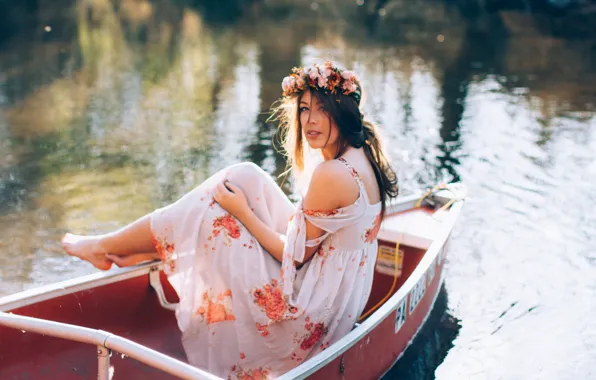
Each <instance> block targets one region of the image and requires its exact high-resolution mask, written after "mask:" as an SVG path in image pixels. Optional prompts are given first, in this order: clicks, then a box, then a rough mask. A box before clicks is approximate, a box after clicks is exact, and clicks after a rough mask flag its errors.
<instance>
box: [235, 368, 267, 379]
mask: <svg viewBox="0 0 596 380" xmlns="http://www.w3.org/2000/svg"><path fill="white" fill-rule="evenodd" d="M270 376H271V369H269V368H266V367H258V368H255V369H244V368H242V367H240V366H239V365H234V366H232V373H231V374H230V375H229V376H228V379H229V380H232V379H233V380H236V379H237V380H267V379H270V378H271V377H270Z"/></svg>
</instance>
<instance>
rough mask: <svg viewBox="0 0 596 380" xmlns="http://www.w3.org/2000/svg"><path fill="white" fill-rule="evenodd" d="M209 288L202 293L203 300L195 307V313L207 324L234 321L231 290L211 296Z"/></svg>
mask: <svg viewBox="0 0 596 380" xmlns="http://www.w3.org/2000/svg"><path fill="white" fill-rule="evenodd" d="M211 293H212V292H211V289H210V290H209V291H206V292H204V293H203V300H202V301H203V302H202V303H201V306H199V307H198V308H197V311H196V315H197V316H199V317H200V318H202V321H203V322H206V323H207V324H208V325H210V324H212V323H217V322H223V321H235V320H236V317H235V316H234V314H233V313H232V291H231V290H230V289H227V290H226V291H224V292H221V293H219V294H218V295H217V297H212V296H211V295H210V294H211Z"/></svg>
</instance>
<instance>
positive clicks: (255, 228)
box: [216, 161, 359, 264]
mask: <svg viewBox="0 0 596 380" xmlns="http://www.w3.org/2000/svg"><path fill="white" fill-rule="evenodd" d="M227 184H228V185H230V184H229V183H227ZM222 186H223V184H222ZM222 186H220V189H219V193H218V194H219V195H216V200H218V202H219V199H221V198H220V197H221V195H220V194H222V192H225V190H224V189H225V188H224V187H222ZM339 189H342V192H341V193H338V190H339ZM230 190H232V191H236V192H237V191H238V190H239V189H238V188H237V187H236V186H234V185H233V184H232V185H231V186H230ZM358 190H359V189H358V185H356V184H355V182H354V181H353V180H352V178H351V177H350V175H349V173H348V172H347V171H346V170H345V167H343V164H342V163H340V162H337V161H325V162H323V163H321V164H319V165H318V166H317V167H316V169H315V171H314V173H313V176H312V179H311V182H310V185H309V187H308V191H307V193H306V196H305V197H304V202H303V207H304V209H305V210H318V211H325V210H333V209H335V208H338V207H344V206H347V205H348V204H351V203H353V202H354V201H356V199H357V198H358ZM232 194H233V193H232ZM222 201H223V202H222V203H225V200H223V199H222ZM224 208H226V207H224ZM237 210H238V211H237V212H233V211H232V210H230V211H232V214H233V215H234V216H235V217H236V218H237V219H238V220H239V221H240V222H241V223H242V224H243V225H244V226H245V227H246V229H247V230H248V231H249V232H250V233H251V234H252V235H253V236H254V237H255V239H257V241H258V242H259V244H261V246H262V247H263V248H264V249H265V250H266V251H267V252H269V253H270V254H271V255H272V256H273V257H274V258H275V259H276V260H277V261H279V262H280V263H281V262H282V260H283V252H284V246H285V235H283V234H280V233H279V232H277V231H275V230H274V229H272V228H270V227H269V226H268V225H266V224H265V223H264V222H263V221H262V220H261V219H259V217H258V216H257V215H256V214H255V213H254V212H253V211H252V210H251V209H250V208H249V207H242V208H240V207H238V209H237ZM324 234H325V230H323V229H320V228H318V227H316V226H315V225H313V224H311V223H310V222H309V221H308V219H307V220H306V240H312V239H316V238H318V237H320V236H322V235H324ZM318 249H319V246H316V247H306V252H305V255H304V262H307V261H308V260H309V259H310V258H311V257H312V255H313V254H314V253H315V252H316V251H317V250H318ZM298 264H300V263H298Z"/></svg>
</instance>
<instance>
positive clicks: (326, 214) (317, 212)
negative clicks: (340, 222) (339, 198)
mask: <svg viewBox="0 0 596 380" xmlns="http://www.w3.org/2000/svg"><path fill="white" fill-rule="evenodd" d="M303 212H304V214H306V215H308V216H314V217H317V218H320V217H329V216H336V215H340V214H341V209H339V208H336V209H333V210H304V211H303Z"/></svg>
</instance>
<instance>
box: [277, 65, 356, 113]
mask: <svg viewBox="0 0 596 380" xmlns="http://www.w3.org/2000/svg"><path fill="white" fill-rule="evenodd" d="M308 87H311V88H315V89H321V90H325V91H326V92H327V91H328V92H330V93H332V94H335V93H336V91H337V92H338V93H339V92H341V93H342V94H344V95H351V96H353V97H354V99H356V102H357V103H358V104H360V97H361V93H360V87H359V86H358V84H357V83H356V75H355V74H354V73H353V72H351V71H348V70H341V69H340V68H339V67H337V66H336V65H334V64H333V62H329V61H327V62H325V63H324V64H323V65H318V64H314V65H312V66H311V67H307V68H306V69H303V68H301V67H294V68H293V69H292V74H290V75H289V76H287V77H285V78H284V80H283V82H282V83H281V88H282V90H283V96H286V97H288V96H292V95H294V94H298V93H301V92H302V91H304V90H306V89H307V88H308Z"/></svg>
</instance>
